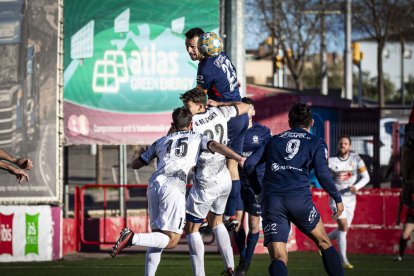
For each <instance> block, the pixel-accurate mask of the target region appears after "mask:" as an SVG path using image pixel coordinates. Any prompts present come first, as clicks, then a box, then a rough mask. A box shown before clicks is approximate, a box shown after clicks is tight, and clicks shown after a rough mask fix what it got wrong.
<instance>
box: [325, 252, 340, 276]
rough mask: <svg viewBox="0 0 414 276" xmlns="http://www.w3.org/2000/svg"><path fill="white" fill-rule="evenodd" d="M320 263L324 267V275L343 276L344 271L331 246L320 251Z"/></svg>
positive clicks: (336, 253)
mask: <svg viewBox="0 0 414 276" xmlns="http://www.w3.org/2000/svg"><path fill="white" fill-rule="evenodd" d="M321 252H322V261H323V266H324V267H325V271H326V273H328V275H329V276H343V275H344V270H343V268H342V265H341V260H340V259H339V255H338V252H336V250H335V248H334V247H333V246H331V247H329V248H328V249H325V250H322V251H321Z"/></svg>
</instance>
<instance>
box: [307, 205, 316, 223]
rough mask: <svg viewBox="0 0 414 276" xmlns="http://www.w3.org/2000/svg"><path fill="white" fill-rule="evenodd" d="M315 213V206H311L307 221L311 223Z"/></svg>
mask: <svg viewBox="0 0 414 276" xmlns="http://www.w3.org/2000/svg"><path fill="white" fill-rule="evenodd" d="M317 215H318V211H316V208H315V206H313V208H312V210H311V211H310V213H309V222H310V223H312V222H313V221H314V220H315V218H316V216H317Z"/></svg>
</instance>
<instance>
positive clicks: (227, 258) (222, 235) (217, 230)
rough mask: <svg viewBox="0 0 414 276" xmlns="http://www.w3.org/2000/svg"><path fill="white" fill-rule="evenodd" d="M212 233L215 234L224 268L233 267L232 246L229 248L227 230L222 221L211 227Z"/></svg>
mask: <svg viewBox="0 0 414 276" xmlns="http://www.w3.org/2000/svg"><path fill="white" fill-rule="evenodd" d="M213 232H214V235H216V240H217V246H218V248H219V251H220V253H221V256H223V259H224V266H225V269H227V268H229V267H230V268H232V269H234V258H233V248H231V242H230V236H229V232H227V229H226V227H225V226H224V224H223V223H221V224H219V225H217V226H216V227H214V228H213Z"/></svg>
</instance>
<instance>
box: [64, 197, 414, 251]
mask: <svg viewBox="0 0 414 276" xmlns="http://www.w3.org/2000/svg"><path fill="white" fill-rule="evenodd" d="M313 200H314V202H315V205H316V207H317V208H318V210H319V212H320V213H321V216H322V219H323V221H324V223H325V226H326V231H327V232H330V231H331V230H333V229H335V228H336V222H334V221H332V219H331V210H330V208H329V204H328V195H327V193H326V192H324V191H322V190H319V189H313ZM398 200H399V189H364V190H362V191H361V192H359V193H358V195H357V207H356V210H355V216H354V221H353V224H352V225H351V228H350V231H349V233H348V236H347V237H348V252H349V253H369V254H395V253H396V252H397V251H398V241H399V237H400V234H401V229H400V227H399V226H397V225H396V224H395V221H396V216H397V208H398ZM404 219H405V212H403V215H402V221H404ZM148 224H149V221H148V217H146V216H145V215H142V216H134V217H128V226H129V227H130V228H131V229H133V230H134V231H138V232H146V231H149V225H148ZM123 227H124V221H123V219H122V218H107V219H106V221H105V220H104V219H103V218H99V219H91V218H87V219H86V221H85V227H84V231H85V235H84V239H85V240H87V241H99V242H106V243H107V245H103V246H102V247H105V248H107V247H110V246H112V245H113V243H114V242H115V241H116V238H117V237H118V236H119V232H120V230H121V229H122V228H123ZM76 229H77V226H76V223H75V220H74V219H64V222H63V231H62V232H63V234H62V235H63V238H62V244H63V255H66V254H68V253H71V252H75V251H76ZM292 231H293V235H292V237H290V240H289V248H290V251H296V250H298V251H309V250H313V251H316V250H317V249H316V246H315V245H314V244H313V242H312V241H311V240H310V239H309V238H307V237H306V236H305V235H304V234H302V233H301V232H300V231H299V230H297V229H296V228H293V229H292ZM262 239H263V235H261V239H260V241H259V242H262ZM413 243H414V239H412V240H411V241H410V242H409V243H408V246H407V249H406V253H407V254H414V244H413ZM334 244H335V245H336V242H334ZM82 248H83V249H85V248H86V247H82ZM256 249H257V250H256V252H257V253H258V254H260V253H266V248H263V245H262V244H259V245H258V247H257V248H256Z"/></svg>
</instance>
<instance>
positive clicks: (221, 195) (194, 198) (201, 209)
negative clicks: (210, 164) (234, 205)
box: [186, 168, 232, 219]
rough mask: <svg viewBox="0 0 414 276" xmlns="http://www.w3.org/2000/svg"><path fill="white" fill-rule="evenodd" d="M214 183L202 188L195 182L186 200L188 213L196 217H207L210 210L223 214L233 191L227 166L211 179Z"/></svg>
mask: <svg viewBox="0 0 414 276" xmlns="http://www.w3.org/2000/svg"><path fill="white" fill-rule="evenodd" d="M211 181H212V182H214V183H211V184H212V185H211V186H209V187H208V188H200V187H198V186H197V183H196V182H195V183H194V185H193V187H192V188H191V190H190V192H189V194H188V197H187V202H186V209H187V213H188V214H190V215H192V216H194V217H196V218H200V219H203V218H206V217H207V214H208V212H209V211H211V212H212V213H214V214H217V215H222V214H224V210H225V209H226V204H227V199H228V197H229V195H230V191H231V185H232V182H231V176H230V173H229V171H228V170H227V168H226V169H225V170H222V171H221V172H220V173H218V174H216V175H215V176H213V177H212V179H211Z"/></svg>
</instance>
